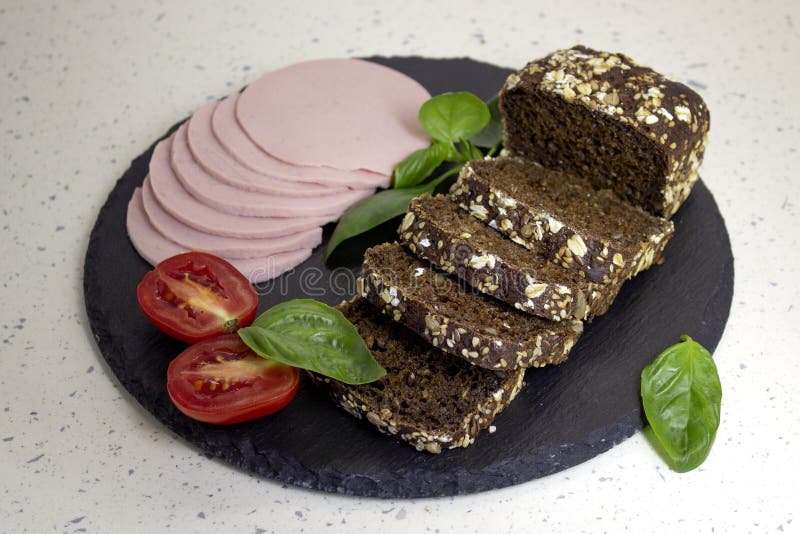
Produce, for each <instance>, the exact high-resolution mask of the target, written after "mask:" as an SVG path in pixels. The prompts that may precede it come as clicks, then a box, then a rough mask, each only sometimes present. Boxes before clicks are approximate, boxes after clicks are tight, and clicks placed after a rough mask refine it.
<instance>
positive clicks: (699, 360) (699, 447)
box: [641, 336, 722, 472]
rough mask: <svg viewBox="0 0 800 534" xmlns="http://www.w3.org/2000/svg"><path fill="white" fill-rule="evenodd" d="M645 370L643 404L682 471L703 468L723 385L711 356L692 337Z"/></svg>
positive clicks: (716, 418)
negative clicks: (701, 466)
mask: <svg viewBox="0 0 800 534" xmlns="http://www.w3.org/2000/svg"><path fill="white" fill-rule="evenodd" d="M681 340H682V341H681V343H677V344H675V345H673V346H671V347H669V348H667V349H666V350H665V351H664V352H662V353H661V354H659V355H658V357H657V358H656V359H655V360H654V361H653V363H651V364H650V365H648V366H647V367H645V368H644V370H643V371H642V384H641V394H642V404H643V406H644V412H645V415H646V416H647V420H648V422H649V423H650V426H651V428H652V429H653V433H654V434H655V436H656V438H657V439H658V442H659V443H660V444H661V445H662V446H663V448H664V452H666V453H667V455H668V456H669V458H670V459H671V460H672V462H673V467H674V469H675V470H676V471H678V472H686V471H691V470H692V469H694V468H695V467H697V466H699V465H700V464H702V463H703V462H704V461H705V459H706V457H708V453H709V452H710V451H711V446H712V445H713V443H714V437H715V436H716V433H717V428H718V427H719V413H720V403H721V400H722V387H721V385H720V382H719V375H718V374H717V366H716V365H715V364H714V360H713V359H712V358H711V354H709V352H708V351H707V350H706V349H704V348H703V347H702V346H701V345H700V344H698V343H696V342H695V341H693V340H692V338H690V337H689V336H681Z"/></svg>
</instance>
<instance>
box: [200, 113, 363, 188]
mask: <svg viewBox="0 0 800 534" xmlns="http://www.w3.org/2000/svg"><path fill="white" fill-rule="evenodd" d="M216 107H217V102H209V103H208V104H206V105H205V106H203V107H201V108H200V109H198V110H197V111H195V112H194V114H193V115H192V118H191V119H190V120H189V126H188V127H187V131H186V137H187V140H188V143H189V149H190V150H191V152H192V155H193V156H194V159H195V161H197V163H199V164H200V166H201V167H202V168H203V169H204V170H205V171H206V172H208V173H209V174H210V175H212V176H213V177H214V178H216V179H217V180H220V181H222V182H225V183H226V184H228V185H232V186H234V187H238V188H239V189H245V190H248V191H257V192H261V193H269V194H272V195H278V196H293V197H319V196H324V195H330V194H334V193H344V192H346V191H347V190H348V189H347V188H346V187H343V186H338V187H335V186H330V185H321V183H304V182H298V181H289V180H279V179H277V178H274V177H271V176H266V175H264V174H261V173H257V172H255V171H253V170H252V169H250V168H249V167H245V166H244V165H242V164H241V163H239V162H238V161H237V160H236V159H235V158H234V157H233V156H231V155H230V154H229V153H228V152H227V151H226V150H225V148H224V147H223V146H222V145H221V144H220V143H219V141H218V140H217V138H216V137H215V136H214V132H213V130H212V129H211V115H212V114H213V113H214V109H215V108H216Z"/></svg>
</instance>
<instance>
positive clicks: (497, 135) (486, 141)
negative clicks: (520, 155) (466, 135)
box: [469, 95, 503, 148]
mask: <svg viewBox="0 0 800 534" xmlns="http://www.w3.org/2000/svg"><path fill="white" fill-rule="evenodd" d="M486 106H487V107H488V108H489V113H490V114H491V119H489V122H488V123H487V124H486V126H484V127H483V130H481V131H480V132H478V133H477V134H475V135H473V136H472V137H470V139H469V140H470V141H472V142H473V143H474V144H476V145H478V146H479V147H482V148H494V147H496V146H497V145H499V144H500V143H501V142H502V140H503V118H502V116H501V115H500V96H499V95H495V96H493V97H492V98H491V99H489V100H488V101H487V102H486Z"/></svg>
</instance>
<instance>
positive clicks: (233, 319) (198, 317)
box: [136, 252, 258, 343]
mask: <svg viewBox="0 0 800 534" xmlns="http://www.w3.org/2000/svg"><path fill="white" fill-rule="evenodd" d="M136 294H137V297H138V299H139V306H140V307H141V308H142V311H143V312H144V314H145V315H146V316H147V318H148V319H149V320H150V322H151V323H153V324H154V325H155V326H156V328H158V329H159V330H161V331H162V332H164V333H165V334H167V335H170V336H172V337H175V338H177V339H180V340H181V341H185V342H187V343H196V342H197V341H202V340H204V339H208V338H211V337H213V336H216V335H220V334H227V333H231V332H235V331H236V330H238V329H239V328H241V327H243V326H247V325H249V324H250V323H252V322H253V319H254V318H255V316H256V310H257V308H258V294H257V293H256V292H255V290H254V289H253V286H252V285H250V282H248V280H247V279H246V278H245V277H244V276H243V275H242V274H241V273H240V272H239V271H238V270H237V269H236V268H235V267H234V266H233V265H231V264H230V263H228V262H227V261H225V260H223V259H222V258H218V257H216V256H213V255H211V254H206V253H204V252H186V253H184V254H178V255H177V256H173V257H171V258H168V259H166V260H164V261H162V262H161V263H159V264H158V265H157V266H156V268H155V269H154V270H152V271H150V272H148V273H147V274H146V275H145V277H144V278H143V279H142V281H141V282H140V283H139V286H138V287H137V291H136Z"/></svg>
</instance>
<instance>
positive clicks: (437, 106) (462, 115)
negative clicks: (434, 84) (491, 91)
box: [419, 92, 491, 144]
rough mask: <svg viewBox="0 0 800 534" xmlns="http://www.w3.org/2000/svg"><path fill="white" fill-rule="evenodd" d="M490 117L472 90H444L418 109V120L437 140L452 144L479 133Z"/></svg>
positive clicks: (484, 105)
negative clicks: (454, 91) (452, 91)
mask: <svg viewBox="0 0 800 534" xmlns="http://www.w3.org/2000/svg"><path fill="white" fill-rule="evenodd" d="M490 119H491V113H490V112H489V108H487V107H486V104H484V103H483V101H482V100H481V99H480V98H478V97H477V96H475V95H473V94H472V93H466V92H463V93H444V94H441V95H437V96H434V97H433V98H431V99H430V100H428V101H427V102H425V103H424V104H422V107H420V108H419V123H420V124H421V125H422V128H423V129H424V130H425V131H426V132H428V134H429V135H430V136H431V137H432V138H433V139H435V140H437V141H442V142H444V143H448V144H451V143H455V142H456V141H458V140H459V139H469V138H470V137H472V136H473V135H475V134H477V133H478V132H480V131H481V130H482V129H483V127H484V126H486V124H487V123H488V122H489V120H490Z"/></svg>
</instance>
